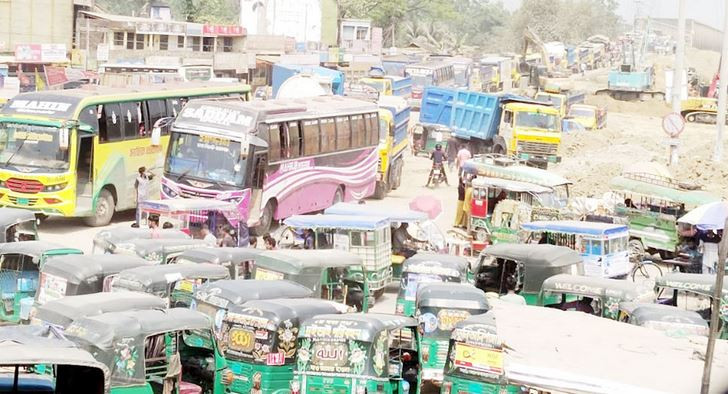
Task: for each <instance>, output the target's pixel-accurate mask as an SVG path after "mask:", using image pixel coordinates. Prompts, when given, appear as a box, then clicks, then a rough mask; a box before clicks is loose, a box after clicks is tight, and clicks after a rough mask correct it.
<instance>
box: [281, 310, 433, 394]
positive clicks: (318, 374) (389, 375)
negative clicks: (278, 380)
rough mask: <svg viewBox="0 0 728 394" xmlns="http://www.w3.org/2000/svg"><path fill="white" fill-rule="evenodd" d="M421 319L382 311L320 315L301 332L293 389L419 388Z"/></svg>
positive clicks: (343, 392)
mask: <svg viewBox="0 0 728 394" xmlns="http://www.w3.org/2000/svg"><path fill="white" fill-rule="evenodd" d="M418 335H419V334H418V333H417V320H415V319H413V318H411V317H405V316H397V315H385V314H377V313H349V314H343V315H319V316H316V317H314V318H311V319H308V320H306V321H305V322H303V324H301V328H300V331H299V334H298V354H297V355H296V365H295V369H294V379H293V380H292V381H291V391H290V392H291V394H301V393H316V392H325V391H324V390H330V391H331V392H335V393H340V394H358V393H375V392H379V393H390V394H391V393H407V394H416V393H419V386H420V385H419V382H418V376H419V368H420V366H419V355H418V354H417V341H418V340H417V336H418Z"/></svg>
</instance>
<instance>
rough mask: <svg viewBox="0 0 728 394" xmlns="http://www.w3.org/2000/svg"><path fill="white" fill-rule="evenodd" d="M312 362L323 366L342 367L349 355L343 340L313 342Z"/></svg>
mask: <svg viewBox="0 0 728 394" xmlns="http://www.w3.org/2000/svg"><path fill="white" fill-rule="evenodd" d="M312 352H313V359H312V361H313V363H314V364H316V365H319V366H325V367H343V366H345V365H346V361H347V359H348V357H349V349H348V347H347V346H346V343H345V342H325V343H314V345H313V349H312Z"/></svg>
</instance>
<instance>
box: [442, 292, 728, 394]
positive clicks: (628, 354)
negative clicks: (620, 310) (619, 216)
mask: <svg viewBox="0 0 728 394" xmlns="http://www.w3.org/2000/svg"><path fill="white" fill-rule="evenodd" d="M489 319H490V320H491V321H490V322H489V321H488V320H489ZM473 323H479V324H477V325H476V324H473ZM469 326H470V327H472V329H470V328H469ZM483 327H485V328H486V329H492V328H493V327H495V332H494V334H496V335H497V338H496V339H497V340H498V342H500V343H502V344H503V348H504V349H505V351H504V353H503V362H504V364H505V365H507V366H508V368H506V369H505V378H506V379H507V380H508V381H509V382H510V383H511V384H514V385H523V384H536V385H538V387H539V388H541V389H543V390H546V391H559V392H579V393H627V392H671V393H688V392H694V391H695V390H696V387H699V386H700V382H701V377H702V372H703V364H704V361H703V360H704V358H703V357H704V354H705V343H704V342H703V343H699V342H696V341H692V340H690V339H688V338H671V337H668V336H666V335H664V333H662V332H659V331H657V330H651V329H646V328H643V327H638V326H635V325H631V324H624V323H622V322H617V321H613V320H610V319H604V318H601V317H597V316H592V315H589V314H586V313H575V312H569V311H561V310H558V309H553V308H543V307H536V306H523V305H514V304H508V303H498V304H497V305H494V307H493V309H492V310H491V311H489V312H487V313H486V314H485V315H480V316H474V317H471V318H469V319H467V320H465V321H462V322H460V323H459V324H458V328H456V329H455V331H454V332H453V334H452V337H453V338H454V339H456V340H459V339H457V337H458V336H459V332H458V330H459V329H461V330H465V332H463V334H470V335H472V333H473V332H483V333H484V334H485V332H484V331H485V330H483V329H482V328H483ZM535 333H538V335H535ZM491 337H492V334H491ZM595 338H599V340H595ZM462 340H464V341H465V342H468V340H469V338H468V337H467V336H465V335H463V336H462ZM717 342H721V343H720V344H716V345H717V346H718V347H717V348H716V351H715V355H716V356H715V357H716V358H715V359H714V362H713V363H714V364H713V368H714V369H713V373H712V381H711V386H710V387H711V388H712V392H715V393H720V392H722V391H723V390H724V389H725V388H726V387H728V343H722V341H717ZM493 347H495V346H493ZM514 350H515V351H514Z"/></svg>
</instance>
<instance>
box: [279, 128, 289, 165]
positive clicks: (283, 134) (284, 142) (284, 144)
mask: <svg viewBox="0 0 728 394" xmlns="http://www.w3.org/2000/svg"><path fill="white" fill-rule="evenodd" d="M276 127H277V128H278V137H279V139H280V142H281V158H282V159H288V158H290V157H291V149H290V145H291V144H290V141H289V139H288V128H287V127H286V124H285V123H281V124H278V125H276Z"/></svg>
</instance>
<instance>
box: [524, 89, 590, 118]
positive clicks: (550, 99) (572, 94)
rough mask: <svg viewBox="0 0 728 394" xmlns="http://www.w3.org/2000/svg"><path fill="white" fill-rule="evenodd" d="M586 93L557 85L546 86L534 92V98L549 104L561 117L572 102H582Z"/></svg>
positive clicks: (567, 110)
mask: <svg viewBox="0 0 728 394" xmlns="http://www.w3.org/2000/svg"><path fill="white" fill-rule="evenodd" d="M585 98H586V94H585V93H584V92H576V91H569V90H562V89H560V88H559V87H554V86H547V87H546V89H544V91H542V92H538V93H536V97H535V99H536V100H538V101H543V102H545V103H551V105H552V106H553V107H554V108H556V109H557V110H558V111H559V115H561V117H562V118H563V117H564V116H566V114H567V113H569V108H570V107H571V106H572V105H574V104H580V103H583V102H584V99H585Z"/></svg>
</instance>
